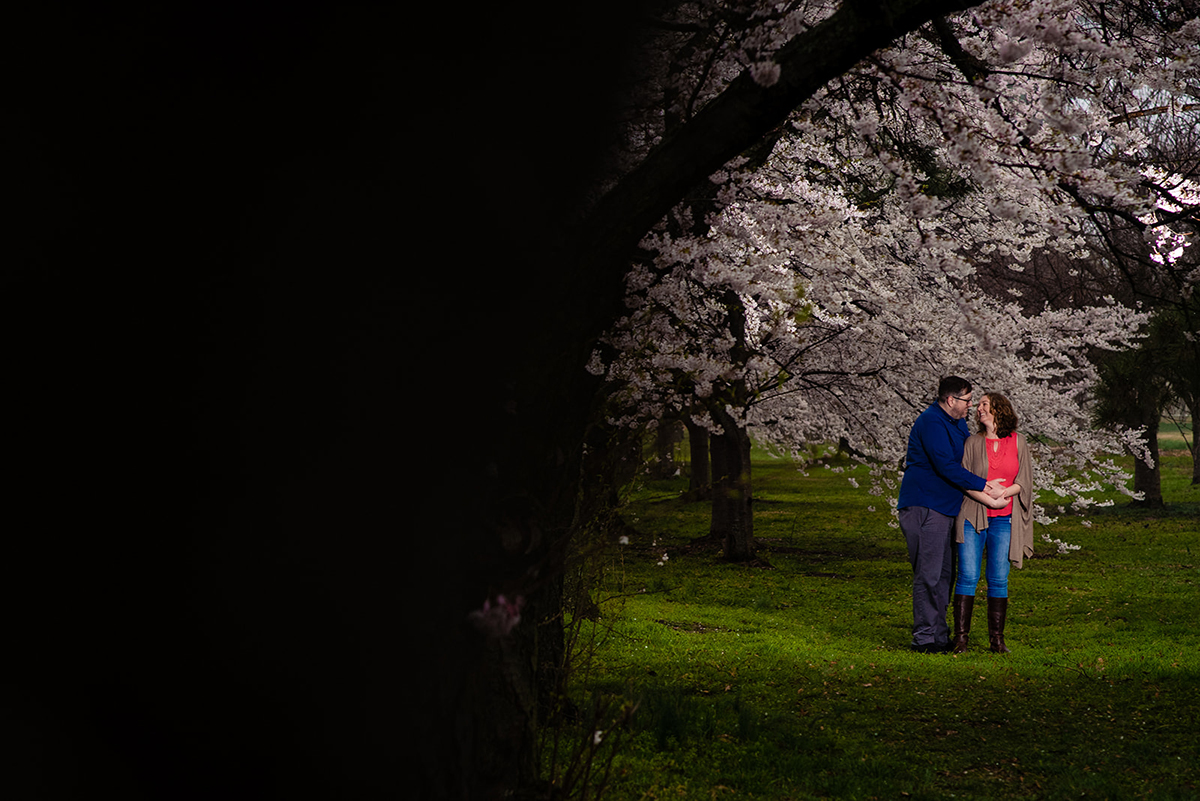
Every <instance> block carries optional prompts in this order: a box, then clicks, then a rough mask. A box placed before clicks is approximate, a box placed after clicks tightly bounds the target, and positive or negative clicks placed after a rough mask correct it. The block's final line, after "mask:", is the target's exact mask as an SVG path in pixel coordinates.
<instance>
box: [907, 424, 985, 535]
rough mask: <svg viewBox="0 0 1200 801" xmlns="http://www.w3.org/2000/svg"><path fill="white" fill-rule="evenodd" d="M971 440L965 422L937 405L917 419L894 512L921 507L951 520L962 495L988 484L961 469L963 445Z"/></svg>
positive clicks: (960, 503)
mask: <svg viewBox="0 0 1200 801" xmlns="http://www.w3.org/2000/svg"><path fill="white" fill-rule="evenodd" d="M969 436H971V431H970V429H968V428H967V421H966V420H955V419H954V418H952V417H951V416H950V415H948V414H946V412H945V411H943V409H942V407H940V406H938V405H937V404H936V403H935V404H933V405H932V406H930V407H929V408H928V409H926V410H925V411H923V412H921V414H920V416H918V417H917V421H916V422H915V423H913V427H912V431H911V432H909V435H908V455H907V456H906V457H905V460H904V478H903V479H902V480H901V481H900V497H899V498H898V499H897V501H896V508H898V509H903V508H904V507H906V506H924V507H927V508H929V509H933V510H934V511H935V512H941V513H942V514H944V515H950V516H954V515H957V514H958V510H959V509H960V508H962V500H963V493H964V492H966V491H967V490H982V489H983V488H984V486H985V485H986V484H987V482H986V481H985V480H984V479H982V478H980V477H979V476H977V475H975V474H974V473H972V472H971V471H970V470H967V469H966V468H965V467H963V466H962V459H963V445H964V444H965V443H966V441H967V437H969Z"/></svg>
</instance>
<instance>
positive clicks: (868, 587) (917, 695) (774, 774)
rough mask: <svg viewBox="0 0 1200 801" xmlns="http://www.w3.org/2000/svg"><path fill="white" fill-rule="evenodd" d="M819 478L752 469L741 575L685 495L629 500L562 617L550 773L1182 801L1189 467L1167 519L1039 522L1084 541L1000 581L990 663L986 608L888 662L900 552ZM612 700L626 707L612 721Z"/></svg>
mask: <svg viewBox="0 0 1200 801" xmlns="http://www.w3.org/2000/svg"><path fill="white" fill-rule="evenodd" d="M833 466H841V467H845V468H846V472H843V473H838V472H835V471H834V470H825V469H816V470H810V471H809V474H808V475H807V476H804V475H802V474H800V473H799V472H798V471H797V470H796V469H795V467H794V466H792V465H791V464H790V463H788V462H786V461H784V460H771V459H769V458H767V457H765V456H763V457H762V458H760V459H759V460H758V461H756V463H755V465H754V470H755V533H756V536H757V538H758V539H759V541H760V542H761V548H760V552H759V555H760V557H761V559H760V561H759V562H758V563H757V564H755V565H752V566H745V565H731V564H727V563H725V562H723V561H722V560H721V559H720V554H719V553H718V552H717V551H716V550H714V549H713V548H711V547H709V546H707V545H700V544H697V543H696V542H695V540H696V538H697V537H699V536H700V535H702V534H704V533H705V532H706V531H707V526H708V509H707V506H706V505H705V504H703V503H699V504H697V503H687V502H684V501H682V500H681V499H680V493H681V491H682V490H683V489H685V486H684V484H683V483H682V480H672V481H662V482H646V483H644V484H643V485H642V486H641V487H639V489H638V490H637V491H636V493H635V494H634V496H633V498H632V500H631V501H630V502H629V504H628V505H627V507H626V508H625V509H624V513H623V514H624V519H625V521H626V522H627V524H628V525H629V527H630V532H629V537H630V542H629V544H628V545H623V546H620V545H616V544H614V545H613V546H612V547H611V548H609V549H608V550H606V551H605V552H604V555H603V557H602V558H603V559H604V562H603V564H604V567H605V570H604V580H603V583H602V586H601V587H599V588H597V590H596V591H595V597H596V598H597V600H599V601H600V604H601V609H602V614H601V616H600V617H599V618H598V619H597V620H595V621H592V620H587V621H580V628H579V632H580V639H579V647H578V654H579V655H578V657H577V658H576V661H575V669H574V672H573V683H572V690H573V692H572V695H573V700H574V702H575V703H576V704H577V705H578V706H579V708H580V710H581V712H580V721H581V722H580V725H579V726H578V727H577V728H576V730H574V731H573V732H572V731H562V730H560V733H561V734H563V735H565V736H566V735H569V736H571V737H573V738H574V740H573V742H586V743H588V744H589V745H588V746H586V747H583V748H582V749H581V750H579V751H577V752H573V751H572V749H571V747H569V746H567V745H565V744H564V745H560V748H559V751H558V752H557V754H558V756H557V762H556V767H555V769H554V771H553V772H558V773H562V772H563V771H564V770H565V766H566V765H568V764H569V763H570V762H571V760H570V759H569V758H567V757H566V756H564V754H570V753H577V754H580V755H582V756H590V757H592V758H593V759H594V762H593V763H592V768H593V770H592V775H593V776H599V775H601V774H602V772H603V771H602V769H603V768H604V767H608V768H609V773H608V774H607V784H606V786H605V787H604V788H603V797H605V798H612V799H667V798H670V799H681V798H696V799H701V798H703V799H716V798H771V799H807V798H881V799H891V798H1109V799H1118V798H1143V797H1146V798H1156V799H1157V798H1165V799H1171V798H1180V799H1183V798H1197V797H1200V734H1198V732H1200V631H1198V625H1197V624H1198V622H1200V615H1198V613H1197V605H1198V602H1200V585H1198V582H1200V569H1198V565H1200V490H1196V489H1191V488H1190V487H1189V484H1188V482H1189V481H1190V477H1191V463H1190V459H1189V457H1188V456H1187V455H1186V452H1184V454H1183V455H1177V456H1168V457H1165V458H1164V465H1163V470H1164V475H1163V492H1164V497H1165V498H1166V500H1167V502H1168V504H1169V508H1168V509H1167V510H1166V511H1160V512H1146V511H1139V510H1132V509H1129V508H1126V507H1124V506H1123V505H1121V504H1122V503H1123V498H1120V496H1118V498H1120V499H1119V500H1118V505H1117V506H1115V507H1109V508H1105V509H1100V510H1098V511H1096V512H1095V513H1093V514H1092V515H1091V516H1090V526H1085V525H1083V524H1082V523H1081V521H1078V520H1075V519H1068V518H1065V517H1064V518H1063V519H1062V520H1061V521H1060V522H1059V523H1058V524H1056V525H1055V526H1053V527H1052V528H1051V532H1052V536H1053V537H1056V538H1058V539H1061V540H1064V541H1066V542H1068V543H1073V544H1077V545H1079V546H1081V548H1080V550H1077V551H1073V552H1070V553H1068V554H1065V555H1060V554H1058V553H1056V552H1055V549H1054V548H1053V547H1052V546H1050V545H1049V544H1044V543H1041V541H1040V536H1039V541H1038V553H1037V555H1036V556H1035V558H1033V559H1032V560H1027V561H1026V565H1025V569H1024V570H1021V571H1015V570H1014V571H1013V574H1012V576H1011V578H1010V594H1011V600H1010V607H1009V622H1008V628H1007V631H1006V634H1007V640H1008V644H1009V647H1010V648H1012V650H1013V653H1012V654H1011V655H1007V656H1000V655H996V654H992V653H989V652H988V651H987V650H986V646H985V647H984V648H980V644H981V643H986V621H985V619H984V612H983V608H982V607H983V603H982V602H980V603H979V604H978V605H977V608H976V613H975V619H974V623H975V626H974V630H973V637H972V642H973V646H974V647H973V649H972V650H971V651H969V652H968V653H966V654H962V655H959V656H949V655H919V654H914V653H912V652H910V651H909V650H908V649H907V644H908V641H909V625H910V623H911V606H910V595H909V583H910V579H911V572H910V569H909V566H908V563H907V560H906V557H905V548H904V541H903V537H902V536H901V534H900V532H899V530H898V529H896V528H891V527H889V525H888V523H889V521H890V520H891V515H890V514H889V513H888V512H887V511H886V510H885V508H884V506H885V505H884V504H880V503H878V502H877V500H876V499H874V498H871V497H870V496H868V495H867V494H866V493H865V492H864V491H863V490H861V489H854V488H852V487H851V486H850V483H849V482H848V480H847V478H848V476H853V475H855V472H854V471H853V470H851V469H850V465H849V464H843V465H839V464H837V463H834V465H833ZM859 470H860V471H861V470H862V468H859ZM860 478H862V480H860V482H859V483H860V484H861V485H862V486H867V481H866V480H865V477H861V476H860ZM872 503H875V505H876V509H875V511H871V510H869V508H868V507H869V506H870V505H871V504H872ZM664 554H665V555H666V558H665V559H664ZM979 594H980V597H981V598H982V596H983V595H984V592H983V590H982V589H981V591H980V593H979ZM621 703H627V704H630V705H632V704H634V703H636V704H637V708H636V712H634V713H633V715H632V717H631V718H629V720H628V721H627V722H626V723H625V724H624V725H614V723H613V717H614V716H615V714H616V712H615V710H616V707H617V705H619V704H621ZM597 709H599V710H601V711H600V713H599V714H598V715H597V713H595V712H594V710H597ZM596 730H601V731H602V732H603V734H601V735H600V736H599V737H598V738H597V736H596V735H595V731H596ZM597 739H598V740H599V743H598V744H597ZM576 792H578V787H577V788H576ZM594 792H595V791H594V790H593V793H594Z"/></svg>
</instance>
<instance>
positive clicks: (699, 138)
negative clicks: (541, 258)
mask: <svg viewBox="0 0 1200 801" xmlns="http://www.w3.org/2000/svg"><path fill="white" fill-rule="evenodd" d="M977 4H978V2H977V0H885V1H884V2H882V3H878V4H875V3H866V2H861V0H849V1H848V2H845V3H843V4H842V6H841V7H840V8H839V9H838V10H837V11H836V12H834V13H833V14H832V15H831V16H830V17H828V18H827V19H825V20H824V21H823V22H821V23H820V24H819V25H817V26H815V27H813V28H810V29H808V30H806V31H804V32H803V33H801V34H799V35H797V36H796V37H795V38H794V39H792V40H791V41H790V42H789V43H788V44H787V45H785V46H784V47H783V48H782V49H781V50H780V51H779V52H778V53H777V54H776V56H775V59H774V60H775V62H776V63H777V64H779V66H780V77H779V80H778V81H777V82H776V83H775V84H774V85H773V86H761V85H759V84H757V83H755V81H754V79H753V78H752V77H751V76H750V74H749V72H748V71H747V72H743V73H742V74H741V75H740V76H739V77H738V78H737V79H735V80H734V81H733V83H731V84H730V85H729V86H728V87H727V88H726V89H725V91H723V92H722V93H721V94H720V95H718V96H717V97H716V98H714V99H713V100H712V101H711V102H710V103H708V104H707V105H706V106H705V107H704V108H702V109H701V110H700V111H699V113H697V114H696V115H695V116H694V117H693V118H692V119H691V120H689V121H688V122H687V123H686V124H684V125H683V126H681V127H679V128H678V129H676V130H675V131H673V132H671V133H670V134H669V135H667V136H666V137H664V139H663V141H662V142H661V143H660V144H659V145H658V146H657V147H656V148H655V149H654V150H652V151H651V152H650V154H649V155H648V156H647V157H646V158H645V159H644V160H643V161H642V162H641V164H639V165H638V166H637V167H636V168H634V169H633V170H632V171H631V172H630V173H628V174H627V175H626V176H625V177H624V178H623V179H622V180H621V181H620V182H618V184H617V185H616V187H614V188H613V189H612V190H611V191H610V192H609V193H608V194H607V195H606V196H605V197H604V198H602V199H601V201H600V202H599V203H598V204H597V206H596V208H595V209H594V210H593V212H592V213H591V215H590V216H589V218H588V220H587V221H586V223H585V226H584V229H583V230H582V231H581V232H580V238H581V241H580V243H579V244H580V245H581V246H582V252H583V253H584V254H585V259H586V261H587V262H588V265H587V266H589V267H592V268H596V267H599V268H600V269H603V268H604V267H609V266H611V265H616V264H623V263H624V262H625V261H626V260H627V258H626V257H627V255H628V254H630V253H632V251H633V249H634V248H635V247H636V246H637V243H638V242H639V241H640V240H641V238H642V237H643V236H644V235H645V234H646V232H647V231H649V230H650V229H651V228H652V227H653V226H654V225H655V223H657V222H658V221H659V220H660V219H662V217H663V216H664V215H666V214H667V212H668V211H670V209H671V207H672V206H674V205H675V204H676V203H677V202H678V201H679V200H680V198H682V197H684V196H685V195H686V194H687V193H688V192H689V191H690V190H691V189H692V188H693V187H694V186H695V185H696V184H698V183H699V182H700V181H703V180H705V179H706V178H707V177H708V176H709V175H711V174H712V173H714V172H716V171H717V170H719V169H720V168H721V167H722V166H723V165H724V164H725V163H726V162H728V161H729V160H730V159H732V158H734V157H736V156H737V155H739V154H740V153H742V152H743V151H745V150H746V149H748V148H750V147H752V146H753V145H754V144H755V143H756V142H758V141H760V140H761V139H762V137H763V134H764V133H765V132H766V131H769V130H771V129H772V128H774V127H775V126H777V125H780V124H781V123H783V122H784V121H785V120H786V119H787V116H788V114H790V113H791V112H792V111H793V110H794V109H795V108H796V107H798V106H799V105H800V104H802V103H803V102H804V101H805V100H807V99H809V98H810V97H812V96H813V95H814V94H815V93H816V92H817V91H819V90H820V88H821V87H822V86H824V85H825V84H826V83H828V82H829V81H830V80H832V79H833V78H835V77H837V76H838V75H841V74H842V73H844V72H846V71H847V70H849V69H850V68H851V67H853V66H854V65H855V64H856V63H858V62H859V61H861V60H862V59H863V58H865V57H867V56H868V55H870V54H871V53H873V52H875V51H876V50H878V49H880V48H882V47H885V46H887V45H888V44H889V43H890V42H892V41H893V40H894V39H896V38H897V37H899V36H901V35H903V34H906V33H909V32H911V31H914V30H916V29H917V28H919V27H920V26H921V25H923V24H925V23H926V22H928V21H929V20H930V19H933V18H934V17H939V16H942V15H945V14H949V13H953V12H956V11H962V10H965V9H967V8H970V7H972V6H974V5H977Z"/></svg>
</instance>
